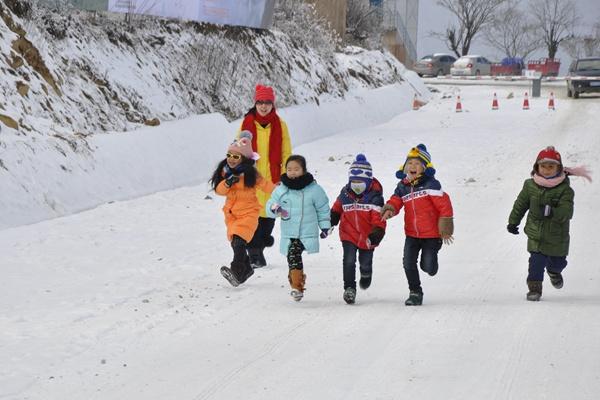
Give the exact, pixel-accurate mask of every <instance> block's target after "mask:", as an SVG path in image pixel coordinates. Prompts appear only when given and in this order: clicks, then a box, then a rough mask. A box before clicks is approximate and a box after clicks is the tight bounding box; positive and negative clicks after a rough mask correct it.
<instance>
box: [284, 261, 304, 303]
mask: <svg viewBox="0 0 600 400" xmlns="http://www.w3.org/2000/svg"><path fill="white" fill-rule="evenodd" d="M288 279H289V281H290V286H291V287H292V291H291V292H290V295H291V296H292V297H293V298H294V300H296V301H300V300H302V297H303V296H304V284H305V283H306V275H304V271H303V270H301V269H295V268H294V269H291V270H290V273H289V274H288Z"/></svg>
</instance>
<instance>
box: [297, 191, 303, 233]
mask: <svg viewBox="0 0 600 400" xmlns="http://www.w3.org/2000/svg"><path fill="white" fill-rule="evenodd" d="M300 195H301V196H302V201H301V202H300V205H301V207H300V223H299V224H298V239H300V236H301V235H300V232H302V220H304V189H302V190H300Z"/></svg>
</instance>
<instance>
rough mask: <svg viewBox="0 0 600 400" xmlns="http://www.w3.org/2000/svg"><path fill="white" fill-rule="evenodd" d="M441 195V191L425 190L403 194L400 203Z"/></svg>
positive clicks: (442, 193)
mask: <svg viewBox="0 0 600 400" xmlns="http://www.w3.org/2000/svg"><path fill="white" fill-rule="evenodd" d="M443 195H444V191H443V190H433V189H425V190H419V191H418V192H413V193H408V194H405V195H404V196H402V201H403V202H405V203H406V202H409V201H412V200H415V199H419V198H421V197H427V196H436V197H441V196H443Z"/></svg>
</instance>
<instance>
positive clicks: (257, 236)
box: [248, 217, 275, 250]
mask: <svg viewBox="0 0 600 400" xmlns="http://www.w3.org/2000/svg"><path fill="white" fill-rule="evenodd" d="M274 227H275V219H273V218H264V217H258V226H257V227H256V231H254V236H253V237H252V240H251V241H250V242H249V243H248V248H249V249H260V250H263V249H264V248H265V247H270V246H272V245H273V238H272V236H271V233H273V228H274Z"/></svg>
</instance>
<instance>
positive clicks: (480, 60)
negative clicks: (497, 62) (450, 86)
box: [450, 55, 492, 76]
mask: <svg viewBox="0 0 600 400" xmlns="http://www.w3.org/2000/svg"><path fill="white" fill-rule="evenodd" d="M491 67H492V63H491V62H490V61H489V60H488V59H487V58H485V57H482V56H475V55H472V56H462V57H461V58H459V59H458V60H456V61H455V62H454V64H452V68H450V74H451V75H456V76H467V75H469V76H470V75H490V72H491Z"/></svg>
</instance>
